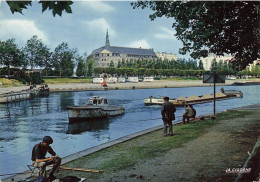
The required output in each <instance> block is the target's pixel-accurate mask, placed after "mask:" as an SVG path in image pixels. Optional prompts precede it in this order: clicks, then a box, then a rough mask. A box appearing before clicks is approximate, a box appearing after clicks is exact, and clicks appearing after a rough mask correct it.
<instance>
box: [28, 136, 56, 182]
mask: <svg viewBox="0 0 260 182" xmlns="http://www.w3.org/2000/svg"><path fill="white" fill-rule="evenodd" d="M52 143H53V140H52V138H51V137H50V136H45V137H44V138H43V139H42V142H41V143H38V144H36V145H35V146H34V147H33V150H32V164H33V166H34V167H37V168H39V169H40V175H42V176H43V177H44V178H46V166H48V165H50V164H53V168H52V169H51V172H50V174H49V177H48V179H51V180H54V179H56V177H55V176H54V175H53V173H54V172H58V171H59V167H60V164H61V158H60V157H59V156H58V155H56V153H55V152H54V151H53V149H52V148H51V146H50V144H52ZM47 152H48V153H49V154H51V155H52V156H51V157H48V158H46V157H45V156H46V154H47Z"/></svg>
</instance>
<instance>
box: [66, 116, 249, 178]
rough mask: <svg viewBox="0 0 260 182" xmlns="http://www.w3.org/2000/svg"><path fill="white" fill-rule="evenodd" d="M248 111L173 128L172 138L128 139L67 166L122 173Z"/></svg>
mask: <svg viewBox="0 0 260 182" xmlns="http://www.w3.org/2000/svg"><path fill="white" fill-rule="evenodd" d="M250 113H251V112H250V111H227V112H223V113H219V114H217V115H216V119H215V120H203V121H197V122H192V123H190V124H188V125H182V124H180V125H175V126H174V127H173V130H174V133H175V134H176V135H175V136H174V137H162V133H163V132H162V130H158V131H154V132H152V133H149V134H146V135H143V136H140V137H137V138H134V139H131V140H129V141H127V142H124V143H120V144H117V145H114V146H112V147H109V148H106V149H103V150H101V151H98V152H95V153H92V154H90V155H88V156H85V157H82V158H80V159H77V160H75V161H72V162H70V163H68V164H67V166H69V167H83V168H84V167H86V168H88V167H89V166H91V167H92V168H96V169H102V170H104V171H105V174H108V173H114V172H117V171H120V170H125V169H127V168H129V167H131V166H134V165H135V164H136V163H137V162H140V161H145V160H149V159H153V158H156V157H159V156H162V155H164V154H165V153H166V152H167V151H169V150H172V149H174V148H179V147H182V146H183V145H184V144H185V143H187V142H189V141H191V140H194V139H196V138H198V137H199V136H201V135H202V134H204V133H205V131H206V129H208V128H210V127H212V126H214V125H216V124H217V123H218V122H219V121H220V120H223V119H229V118H232V119H234V118H241V117H244V116H245V115H248V114H250ZM82 175H84V176H85V177H87V178H88V179H90V178H94V179H95V178H97V177H98V176H99V175H98V174H90V173H88V174H86V173H82Z"/></svg>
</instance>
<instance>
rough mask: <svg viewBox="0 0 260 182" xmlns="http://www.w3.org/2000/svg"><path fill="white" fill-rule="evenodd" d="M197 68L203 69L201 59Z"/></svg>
mask: <svg viewBox="0 0 260 182" xmlns="http://www.w3.org/2000/svg"><path fill="white" fill-rule="evenodd" d="M199 69H200V70H204V66H203V62H202V61H201V60H200V61H199Z"/></svg>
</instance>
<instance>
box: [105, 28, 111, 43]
mask: <svg viewBox="0 0 260 182" xmlns="http://www.w3.org/2000/svg"><path fill="white" fill-rule="evenodd" d="M106 46H110V43H109V37H108V30H107V36H106Z"/></svg>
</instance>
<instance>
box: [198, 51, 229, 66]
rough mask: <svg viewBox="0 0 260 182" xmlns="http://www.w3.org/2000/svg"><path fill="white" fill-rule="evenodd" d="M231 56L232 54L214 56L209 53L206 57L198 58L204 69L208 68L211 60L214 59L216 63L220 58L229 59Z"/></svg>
mask: <svg viewBox="0 0 260 182" xmlns="http://www.w3.org/2000/svg"><path fill="white" fill-rule="evenodd" d="M232 58H233V56H229V55H225V56H216V55H215V54H209V55H208V56H207V57H205V58H204V57H201V58H200V60H201V61H202V63H203V67H204V70H210V68H211V64H212V62H213V60H214V59H215V60H216V61H217V63H219V62H220V61H221V60H222V61H223V62H225V61H230V60H231V59H232Z"/></svg>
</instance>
